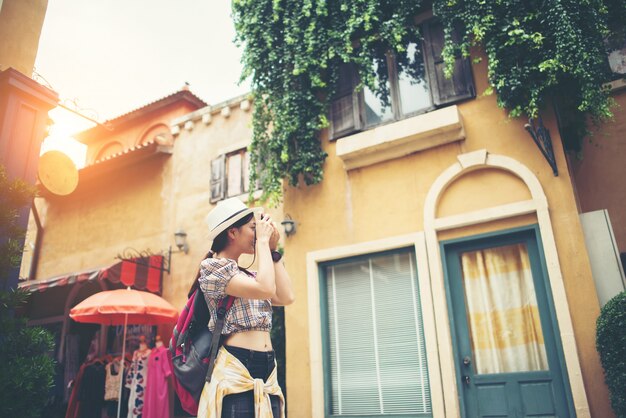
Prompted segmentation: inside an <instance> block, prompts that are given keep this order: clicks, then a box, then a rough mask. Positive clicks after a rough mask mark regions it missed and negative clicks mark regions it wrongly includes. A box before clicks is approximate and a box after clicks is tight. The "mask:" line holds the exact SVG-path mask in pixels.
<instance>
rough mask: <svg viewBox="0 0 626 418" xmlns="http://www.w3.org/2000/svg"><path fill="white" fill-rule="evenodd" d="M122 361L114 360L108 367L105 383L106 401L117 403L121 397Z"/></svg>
mask: <svg viewBox="0 0 626 418" xmlns="http://www.w3.org/2000/svg"><path fill="white" fill-rule="evenodd" d="M120 361H121V360H114V361H112V362H110V363H109V364H107V365H106V379H105V381H104V400H105V401H117V400H118V398H119V396H120V385H121V384H122V374H121V373H120V368H121V367H120V366H121V363H120Z"/></svg>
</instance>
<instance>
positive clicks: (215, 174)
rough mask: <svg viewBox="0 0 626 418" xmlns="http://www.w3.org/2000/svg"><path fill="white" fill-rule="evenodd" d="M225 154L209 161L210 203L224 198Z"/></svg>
mask: <svg viewBox="0 0 626 418" xmlns="http://www.w3.org/2000/svg"><path fill="white" fill-rule="evenodd" d="M225 163H226V155H220V156H219V157H217V158H216V159H214V160H212V161H211V199H210V200H211V203H214V202H217V201H218V200H222V199H224V195H225V191H226V190H225V189H226V187H225V186H226V175H225V173H224V168H225V167H224V166H225V165H226V164H225Z"/></svg>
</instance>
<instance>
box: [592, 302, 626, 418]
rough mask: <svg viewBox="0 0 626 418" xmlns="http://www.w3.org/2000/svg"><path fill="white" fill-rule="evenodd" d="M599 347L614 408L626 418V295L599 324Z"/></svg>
mask: <svg viewBox="0 0 626 418" xmlns="http://www.w3.org/2000/svg"><path fill="white" fill-rule="evenodd" d="M596 326H597V335H596V347H597V349H598V352H599V353H600V361H601V362H602V367H604V375H605V378H606V384H607V385H608V387H609V391H610V392H611V406H612V407H613V410H614V411H615V413H616V414H617V416H618V417H620V418H626V292H622V293H620V294H619V295H617V296H615V297H614V298H613V299H611V300H610V301H609V302H608V303H607V304H606V305H604V307H603V308H602V312H601V313H600V317H599V318H598V321H597V324H596Z"/></svg>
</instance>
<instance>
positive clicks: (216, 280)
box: [199, 258, 272, 334]
mask: <svg viewBox="0 0 626 418" xmlns="http://www.w3.org/2000/svg"><path fill="white" fill-rule="evenodd" d="M240 272H241V271H240V270H239V267H238V266H237V263H236V262H235V261H234V260H230V259H228V258H207V259H206V260H204V261H202V263H200V279H199V282H200V289H202V293H204V299H205V300H206V303H207V305H208V307H209V313H210V314H211V319H210V320H209V329H210V330H214V329H215V318H217V313H216V310H217V304H218V303H219V300H220V299H222V298H223V297H225V296H226V293H225V289H226V286H227V285H228V282H230V279H231V278H232V277H233V276H235V275H237V274H239V273H240ZM250 280H256V273H252V277H250ZM270 329H272V302H271V301H270V300H269V299H244V298H235V302H234V303H233V306H232V307H231V308H230V310H229V311H228V314H227V315H226V320H225V321H224V328H223V329H222V334H232V333H234V332H243V331H252V330H256V331H269V330H270Z"/></svg>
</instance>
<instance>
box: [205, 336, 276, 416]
mask: <svg viewBox="0 0 626 418" xmlns="http://www.w3.org/2000/svg"><path fill="white" fill-rule="evenodd" d="M249 390H254V407H255V417H256V418H272V417H273V415H272V407H271V401H270V395H277V396H278V397H279V398H280V417H274V418H285V398H284V397H283V392H282V390H281V389H280V386H278V378H277V372H276V367H274V370H273V371H272V372H271V374H270V375H269V377H268V378H267V380H266V381H265V382H263V380H262V379H253V378H252V376H250V372H249V371H248V369H247V368H246V367H245V366H244V365H243V364H242V363H241V362H240V361H239V360H238V359H237V357H235V356H234V355H232V354H231V353H229V352H228V350H226V348H224V347H221V348H220V350H219V352H218V354H217V358H216V359H215V369H214V370H213V375H212V376H211V382H210V383H206V384H205V385H204V389H203V390H202V396H200V405H199V407H198V418H220V417H221V416H222V402H223V398H224V396H226V395H230V394H234V393H242V392H247V391H249Z"/></svg>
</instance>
